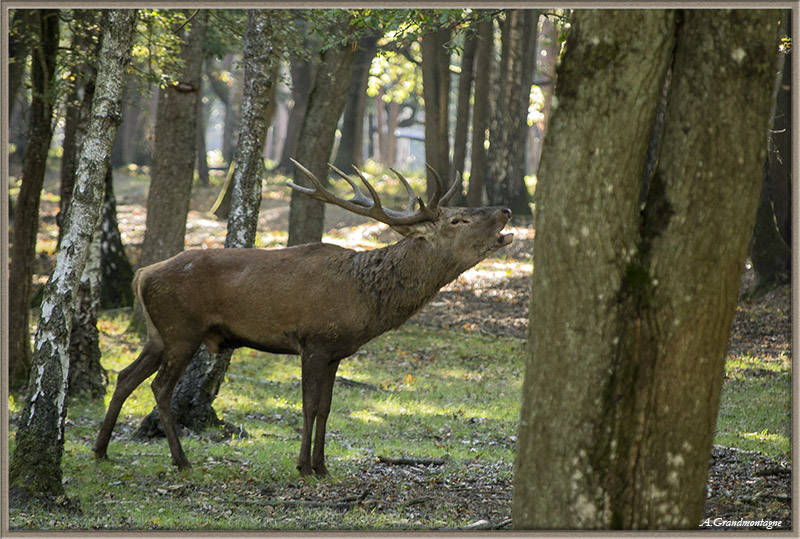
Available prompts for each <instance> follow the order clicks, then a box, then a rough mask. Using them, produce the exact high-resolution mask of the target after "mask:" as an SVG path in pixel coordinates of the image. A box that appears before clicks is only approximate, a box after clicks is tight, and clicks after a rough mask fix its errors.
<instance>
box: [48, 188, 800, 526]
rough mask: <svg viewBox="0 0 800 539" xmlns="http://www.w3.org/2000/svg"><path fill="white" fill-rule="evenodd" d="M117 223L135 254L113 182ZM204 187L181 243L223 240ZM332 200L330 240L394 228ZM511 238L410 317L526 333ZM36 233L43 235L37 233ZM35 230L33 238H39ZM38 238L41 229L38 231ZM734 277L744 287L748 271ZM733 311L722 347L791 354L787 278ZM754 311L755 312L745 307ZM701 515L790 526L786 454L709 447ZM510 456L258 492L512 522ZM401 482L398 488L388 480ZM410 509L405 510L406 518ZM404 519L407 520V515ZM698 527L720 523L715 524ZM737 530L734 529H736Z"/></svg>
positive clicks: (524, 261)
mask: <svg viewBox="0 0 800 539" xmlns="http://www.w3.org/2000/svg"><path fill="white" fill-rule="evenodd" d="M117 198H118V204H119V206H118V212H119V221H120V228H121V232H122V234H123V241H124V242H125V243H126V248H129V250H130V251H129V255H130V256H131V258H132V259H133V260H134V261H135V260H136V258H137V257H138V247H139V245H140V244H141V241H142V238H143V234H144V223H145V211H144V208H143V206H142V203H143V202H144V200H143V195H142V194H141V193H140V192H129V193H127V194H125V193H122V194H120V192H119V191H118V195H117ZM212 201H213V193H210V192H209V193H206V194H205V195H202V194H198V195H197V196H196V197H195V201H194V203H193V208H194V209H193V211H191V212H190V215H189V222H188V225H187V244H189V246H191V247H195V248H197V247H217V246H221V245H222V243H223V241H224V235H225V224H224V222H219V221H217V220H215V219H214V218H213V216H209V215H208V214H206V213H205V212H204V211H203V209H204V208H208V207H210V206H211V202H212ZM42 214H43V215H42V218H43V220H45V221H48V220H54V217H55V209H54V205H53V204H52V203H47V202H43V204H42ZM287 216H288V206H287V204H286V202H285V201H284V200H281V199H276V198H269V197H267V198H265V199H264V203H263V205H262V210H261V216H260V219H259V230H260V231H266V230H285V229H286V221H287ZM362 222H363V220H361V219H360V218H358V217H353V216H352V215H350V214H347V213H346V212H344V211H343V210H339V209H338V208H329V209H328V210H327V218H326V226H327V228H328V230H329V234H330V237H331V238H332V241H337V242H342V243H346V244H348V245H350V246H354V247H355V248H358V247H359V246H360V244H361V243H362V241H363V240H364V239H365V238H367V237H369V236H376V237H378V238H380V239H381V241H386V242H389V241H393V239H392V238H393V234H394V233H393V232H392V231H391V230H386V227H385V226H383V225H377V226H376V225H364V224H359V223H362ZM514 232H515V240H514V243H513V244H512V245H511V246H510V247H509V248H507V249H505V252H504V253H502V255H503V258H499V259H494V260H492V261H491V263H490V264H488V265H485V266H484V267H483V268H482V269H479V270H477V269H472V270H469V271H467V272H466V273H464V274H463V275H462V276H461V277H459V278H458V279H457V280H456V281H455V282H453V283H451V284H450V285H448V286H447V287H445V288H444V289H443V290H442V291H441V292H440V294H439V295H438V296H437V297H436V298H435V299H434V301H433V302H431V303H430V304H429V305H428V306H426V307H425V308H424V309H423V310H422V311H421V312H420V313H418V314H417V315H416V316H415V317H414V318H413V319H412V320H410V321H409V323H413V324H419V325H422V326H427V327H431V328H450V327H457V328H462V329H464V330H466V331H479V332H485V333H488V334H493V335H502V336H507V337H514V338H519V339H525V338H526V335H527V326H528V305H529V301H530V275H531V271H532V266H531V264H530V257H531V255H532V250H533V235H534V234H533V231H532V230H530V229H525V228H517V229H515V230H514ZM40 234H46V232H41V233H40ZM40 239H41V237H40ZM45 239H46V238H45ZM51 263H52V262H51V261H50V260H48V257H42V258H41V259H40V265H39V269H40V270H41V272H42V273H43V274H45V275H46V274H48V273H49V271H48V267H49V266H50V264H51ZM750 273H751V272H750V271H746V272H745V273H744V275H743V278H742V293H743V294H744V292H746V290H747V289H748V287H749V285H750V282H751V281H752V275H750ZM740 306H744V308H743V309H740V310H739V311H737V313H736V318H735V320H734V325H733V330H732V338H731V343H730V352H731V353H740V352H745V351H750V352H751V353H753V354H764V353H771V354H774V355H777V354H779V353H781V352H785V353H786V354H788V355H790V354H791V334H792V333H791V318H790V314H791V294H790V293H789V289H788V287H784V288H781V289H778V290H774V291H772V292H770V293H769V294H767V295H765V296H763V297H761V298H759V299H757V300H755V301H747V300H742V301H741V303H740ZM753 313H755V315H754V314H753ZM709 465H710V474H709V481H708V499H707V503H706V516H707V517H708V518H711V519H712V520H713V519H716V518H722V519H725V520H738V519H741V518H755V519H759V518H769V519H770V520H781V521H782V525H781V528H783V529H791V519H792V515H791V495H792V494H791V463H790V462H784V461H776V460H773V459H771V458H768V457H766V456H764V455H761V454H759V453H750V452H745V451H739V450H734V449H730V448H725V447H719V446H715V447H714V450H713V452H712V456H711V458H710V460H709ZM503 466H505V467H506V468H509V467H510V464H506V465H498V466H485V465H481V466H479V467H478V466H477V465H476V466H475V467H474V469H470V472H469V473H467V474H464V475H463V476H462V477H447V478H446V479H445V478H443V476H442V474H440V473H438V472H437V470H436V467H435V466H425V465H406V466H398V465H388V464H383V463H376V462H372V461H369V462H367V461H365V463H364V466H363V467H362V468H361V473H359V474H355V475H353V476H352V477H350V478H348V479H347V480H346V481H345V483H344V484H342V483H339V484H337V485H335V486H334V485H328V484H326V483H325V482H320V483H318V484H306V483H304V482H302V481H298V482H296V483H293V484H289V485H285V486H284V487H282V488H281V492H270V493H262V497H268V498H272V499H282V500H289V501H291V500H296V501H297V502H298V504H302V503H320V504H322V505H328V506H331V505H333V506H339V507H341V508H342V509H347V508H348V507H351V506H352V505H353V504H358V505H360V506H362V507H364V508H366V509H372V508H377V509H380V510H383V511H396V512H397V518H398V519H400V520H399V521H401V522H402V521H403V519H407V520H408V522H409V523H411V522H425V521H426V520H428V519H426V518H425V516H426V512H427V513H429V514H430V515H431V516H432V515H433V514H434V513H438V514H441V510H442V508H451V509H452V511H453V513H454V514H459V516H460V517H461V518H464V519H466V521H468V522H472V523H473V524H471V525H470V528H471V529H480V530H491V529H510V528H511V496H512V482H511V479H510V477H511V473H510V472H511V470H510V469H504V468H503ZM398 483H403V484H405V485H406V488H405V490H404V491H403V492H397V491H396V490H395V489H393V488H392V485H396V484H398ZM409 515H411V517H413V518H411V517H409ZM409 525H410V526H411V527H413V524H409ZM707 529H714V530H719V529H723V528H720V527H709V528H707ZM739 529H741V528H739Z"/></svg>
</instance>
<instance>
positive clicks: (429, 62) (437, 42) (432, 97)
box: [420, 29, 452, 198]
mask: <svg viewBox="0 0 800 539" xmlns="http://www.w3.org/2000/svg"><path fill="white" fill-rule="evenodd" d="M448 41H450V30H447V29H442V30H435V31H431V32H428V33H426V34H423V36H422V43H421V46H420V49H421V51H422V80H423V86H422V93H423V98H424V99H425V162H426V163H427V164H429V165H430V166H431V167H433V169H434V170H435V171H436V172H438V173H439V176H441V177H442V180H443V181H444V182H445V184H446V185H447V188H449V187H450V183H451V182H452V177H451V176H450V129H449V127H448V118H449V109H448V104H449V102H450V53H449V51H448V50H447V49H446V48H445V45H446V44H447V42H448ZM435 185H436V180H434V178H433V176H432V175H431V173H430V172H428V188H427V197H428V198H430V196H431V193H433V189H434V186H435Z"/></svg>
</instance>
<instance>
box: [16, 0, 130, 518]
mask: <svg viewBox="0 0 800 539" xmlns="http://www.w3.org/2000/svg"><path fill="white" fill-rule="evenodd" d="M136 13H137V12H136V10H132V9H123V10H111V11H109V12H108V16H107V19H106V21H107V22H106V24H105V25H104V26H105V31H104V37H103V44H102V48H101V51H100V54H99V56H98V59H99V66H98V75H97V88H96V94H95V99H94V105H93V106H92V117H91V120H90V124H89V130H88V134H87V137H86V141H85V143H84V145H83V150H82V152H81V156H80V160H79V162H78V174H77V182H76V186H75V193H74V195H73V199H72V205H71V207H70V210H69V215H68V217H67V232H66V234H65V236H64V243H63V246H62V249H61V250H60V251H59V252H58V257H57V259H56V266H55V269H54V270H53V274H52V275H51V277H50V279H49V280H48V281H47V284H46V285H45V293H44V300H43V302H42V315H41V318H40V319H39V326H38V329H37V330H36V346H35V354H34V357H33V368H32V369H31V376H30V381H29V383H28V396H27V397H26V399H25V406H24V407H23V410H22V413H21V414H20V422H19V427H18V428H17V433H16V443H15V446H14V451H13V453H12V455H11V459H10V464H9V475H8V481H9V503H10V505H11V507H21V506H22V505H24V504H25V503H26V502H27V501H28V500H30V499H32V498H37V499H53V498H56V497H58V496H61V495H63V493H64V487H63V484H62V474H61V456H62V454H63V451H64V417H65V414H66V407H65V406H64V402H65V398H66V390H67V380H68V375H69V373H68V365H69V359H68V355H67V354H68V352H67V349H68V346H69V335H70V326H71V324H72V315H73V311H74V300H75V290H76V289H77V287H78V283H79V280H80V277H81V274H82V273H83V268H84V266H85V264H86V260H87V258H88V256H89V242H90V239H91V237H92V234H93V231H94V229H95V224H96V223H97V219H98V215H99V212H100V206H101V204H102V202H103V179H104V177H105V173H106V167H107V166H108V156H109V155H110V154H111V147H112V145H113V141H114V135H115V133H116V129H117V127H118V124H119V120H120V118H121V112H122V110H121V98H122V95H121V94H122V88H123V87H124V76H125V70H126V67H127V64H128V62H129V60H130V51H131V44H132V41H133V31H134V26H135V19H136Z"/></svg>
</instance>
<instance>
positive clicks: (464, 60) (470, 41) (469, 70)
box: [452, 29, 478, 206]
mask: <svg viewBox="0 0 800 539" xmlns="http://www.w3.org/2000/svg"><path fill="white" fill-rule="evenodd" d="M477 40H478V37H477V29H475V30H474V33H473V32H472V31H471V32H467V33H466V34H465V35H464V52H463V53H462V54H461V73H460V74H459V77H458V94H457V97H456V132H455V135H454V136H453V170H454V171H455V172H456V173H457V174H458V182H459V185H460V187H459V189H458V192H457V193H456V194H455V196H454V197H453V202H452V204H453V206H464V205H466V201H467V197H466V195H465V194H464V165H465V163H466V160H467V135H468V134H469V120H470V97H471V94H472V79H473V73H474V71H475V69H474V68H475V49H476V47H477Z"/></svg>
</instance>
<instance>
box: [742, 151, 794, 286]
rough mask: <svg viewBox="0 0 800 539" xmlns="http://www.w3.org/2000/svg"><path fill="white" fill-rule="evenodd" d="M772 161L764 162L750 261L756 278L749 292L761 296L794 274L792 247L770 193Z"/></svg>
mask: <svg viewBox="0 0 800 539" xmlns="http://www.w3.org/2000/svg"><path fill="white" fill-rule="evenodd" d="M769 175H770V166H769V161H767V162H766V163H764V181H763V184H762V187H761V195H760V196H759V197H758V210H757V211H756V225H755V228H754V229H753V241H752V243H751V245H750V260H751V262H752V263H753V273H754V274H755V280H754V283H753V288H752V290H750V292H749V294H750V295H751V296H752V297H757V296H759V295H761V294H763V293H765V292H768V291H769V290H771V289H772V288H774V287H775V286H777V285H779V284H786V283H788V282H790V281H791V277H792V250H791V249H790V248H789V246H788V245H786V242H784V241H783V236H781V232H780V230H779V229H778V223H777V222H776V221H775V210H774V209H773V205H772V200H771V199H770V196H769V186H770V177H769Z"/></svg>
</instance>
